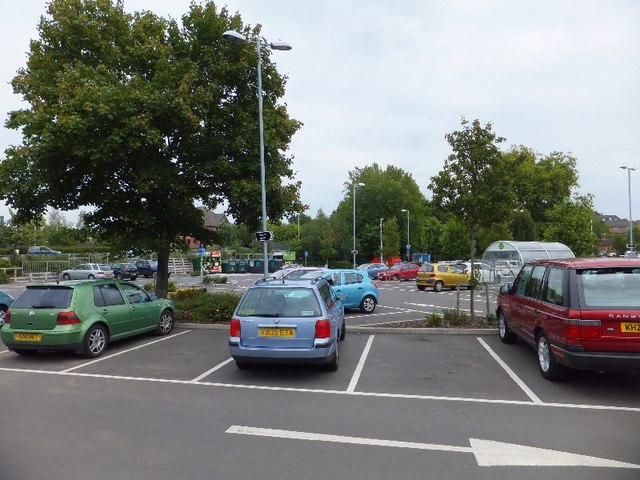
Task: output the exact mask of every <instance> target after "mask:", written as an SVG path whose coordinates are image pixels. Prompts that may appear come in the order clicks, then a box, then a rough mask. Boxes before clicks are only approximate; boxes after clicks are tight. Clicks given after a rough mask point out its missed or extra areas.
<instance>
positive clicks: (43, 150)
mask: <svg viewBox="0 0 640 480" xmlns="http://www.w3.org/2000/svg"><path fill="white" fill-rule="evenodd" d="M47 13H48V15H47V16H44V17H42V18H41V20H40V23H39V25H38V31H39V38H38V39H36V40H34V41H32V42H31V49H30V52H29V57H28V61H27V67H26V68H23V69H21V70H19V72H18V74H17V76H16V77H15V78H14V79H13V81H12V85H13V89H14V92H15V93H16V94H19V95H22V97H23V99H24V100H25V102H26V103H27V104H28V105H29V108H25V109H21V110H17V111H13V112H11V113H10V115H9V119H8V120H7V123H6V125H7V127H9V128H13V129H21V130H22V132H23V141H22V144H21V145H19V146H12V147H10V148H9V149H7V151H6V159H5V160H4V161H3V163H2V164H1V165H0V184H1V185H2V191H0V196H2V198H4V199H6V201H7V202H8V203H9V204H10V205H12V206H14V207H15V208H16V220H17V221H29V220H31V219H34V218H38V217H40V216H41V215H42V214H43V212H44V211H45V209H46V208H47V207H53V208H57V209H60V210H71V209H76V208H79V207H88V208H89V209H90V210H89V211H88V213H86V215H85V216H84V223H85V225H86V226H87V227H88V228H90V229H92V230H93V231H94V233H95V235H97V236H100V237H101V238H103V239H109V241H110V243H111V244H112V246H113V247H114V248H115V249H118V250H129V249H131V250H134V251H141V250H148V251H153V252H157V254H158V282H157V286H156V293H157V294H158V295H159V296H166V294H167V285H168V258H169V253H170V250H171V249H172V248H186V243H185V242H184V238H185V237H187V236H190V237H194V238H197V239H199V240H201V241H203V243H208V242H209V241H210V240H211V239H212V238H213V237H214V234H213V233H212V232H209V231H208V230H206V229H205V228H204V225H203V218H202V212H201V210H200V209H199V208H197V207H196V206H195V205H196V203H199V204H201V205H203V206H205V207H207V208H210V209H214V208H215V207H216V206H218V205H219V204H220V203H221V202H222V201H224V200H226V202H227V204H228V209H227V213H229V214H230V215H232V216H233V217H234V218H235V219H236V220H237V221H238V222H239V223H245V224H248V225H252V226H257V225H258V224H259V219H260V214H261V212H260V209H259V208H256V205H259V204H260V199H261V187H260V183H259V181H258V179H259V178H260V175H259V171H260V162H259V161H258V158H259V153H258V152H259V142H258V138H259V135H258V121H257V120H258V113H257V102H256V90H257V88H256V82H257V72H256V69H257V56H256V55H257V52H256V48H255V40H256V38H257V37H258V36H259V35H260V31H259V28H256V29H253V30H252V29H250V27H249V26H244V25H243V23H242V20H241V18H240V15H239V14H236V15H234V16H230V15H229V14H228V12H227V10H226V8H223V9H221V10H220V11H218V10H217V9H216V6H215V5H214V3H213V2H211V1H209V2H207V3H205V4H203V5H196V3H195V2H194V3H192V4H191V6H190V9H189V12H188V13H187V14H185V15H184V16H182V19H181V22H182V24H181V25H179V24H178V23H177V22H176V21H175V20H165V19H163V18H160V17H157V16H156V15H154V14H152V13H151V12H148V11H145V12H138V13H135V14H133V15H130V14H127V13H125V12H124V10H123V2H122V1H121V0H116V1H115V3H114V2H113V1H112V0H52V1H51V3H49V4H48V10H47ZM226 30H237V31H241V32H242V33H243V34H244V35H245V36H246V37H247V38H249V39H252V40H253V45H252V44H251V43H247V44H244V45H241V44H234V43H231V42H228V41H227V40H225V39H223V38H222V34H223V32H225V31H226ZM261 55H262V68H263V91H264V126H265V131H264V135H265V136H264V138H265V164H266V167H267V171H268V172H269V175H268V178H267V187H266V188H267V197H268V199H269V202H268V205H267V208H268V215H269V218H270V219H272V220H278V219H280V218H281V217H282V215H283V214H285V213H287V212H296V211H300V210H301V204H300V201H299V198H298V192H299V186H300V185H299V182H298V183H289V184H287V183H285V182H284V181H283V180H285V181H286V179H291V178H293V175H294V174H293V171H292V169H291V164H292V158H290V157H288V156H287V155H286V153H283V152H286V150H287V146H288V144H289V143H290V141H291V138H292V136H293V134H294V133H295V132H296V131H297V130H298V128H299V127H300V123H299V122H298V121H296V120H294V119H291V118H289V115H288V113H287V109H286V106H285V105H281V104H279V103H278V101H279V98H281V97H282V96H283V94H284V88H285V82H286V78H285V77H283V76H281V75H280V74H279V73H278V72H277V70H276V68H275V65H274V64H273V63H272V62H271V61H270V59H269V49H266V48H264V49H261Z"/></svg>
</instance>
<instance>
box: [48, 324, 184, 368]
mask: <svg viewBox="0 0 640 480" xmlns="http://www.w3.org/2000/svg"><path fill="white" fill-rule="evenodd" d="M190 331H191V330H185V331H184V332H180V333H175V334H173V335H169V336H168V337H162V338H161V339H159V340H154V341H153V342H149V343H145V344H142V345H138V346H137V347H133V348H129V349H127V350H123V351H121V352H118V353H114V354H112V355H107V356H106V357H100V358H97V359H95V360H92V361H90V362H87V363H82V364H80V365H76V366H75V367H71V368H67V369H66V370H62V371H61V372H60V373H69V372H73V371H74V370H77V369H79V368H82V367H86V366H89V365H93V364H94V363H98V362H102V361H103V360H108V359H110V358H113V357H117V356H118V355H122V354H123V353H129V352H133V351H134V350H138V349H140V348H144V347H148V346H149V345H153V344H154V343H159V342H164V341H165V340H169V339H170V338H175V337H179V336H180V335H184V334H185V333H189V332H190Z"/></svg>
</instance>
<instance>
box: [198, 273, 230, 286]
mask: <svg viewBox="0 0 640 480" xmlns="http://www.w3.org/2000/svg"><path fill="white" fill-rule="evenodd" d="M202 283H213V284H216V285H222V284H225V283H227V277H222V276H220V275H205V276H204V277H203V278H202Z"/></svg>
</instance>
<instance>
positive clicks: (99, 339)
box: [83, 325, 107, 358]
mask: <svg viewBox="0 0 640 480" xmlns="http://www.w3.org/2000/svg"><path fill="white" fill-rule="evenodd" d="M83 347H84V348H83V354H84V356H85V357H87V358H96V357H99V356H100V355H102V354H103V353H104V351H105V349H106V348H107V330H106V329H105V328H104V327H103V326H102V325H93V326H92V327H91V328H89V331H88V332H87V334H86V335H85V336H84V342H83Z"/></svg>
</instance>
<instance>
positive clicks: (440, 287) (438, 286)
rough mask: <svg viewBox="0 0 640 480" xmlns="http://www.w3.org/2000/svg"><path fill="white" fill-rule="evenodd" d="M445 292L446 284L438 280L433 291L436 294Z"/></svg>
mask: <svg viewBox="0 0 640 480" xmlns="http://www.w3.org/2000/svg"><path fill="white" fill-rule="evenodd" d="M443 290H444V282H442V281H441V280H438V281H437V282H436V283H435V284H434V285H433V291H434V292H441V291H443Z"/></svg>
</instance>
